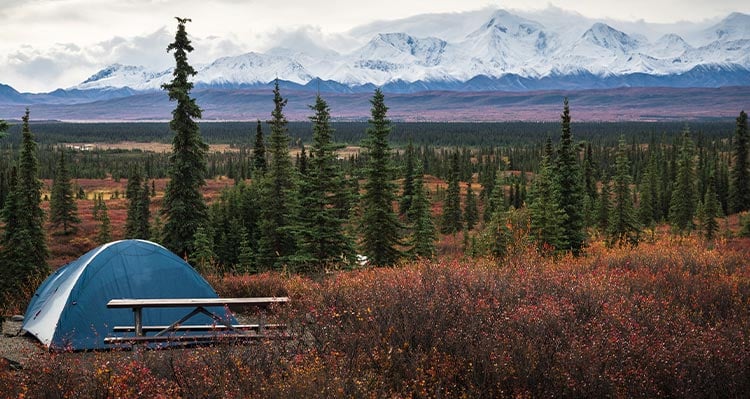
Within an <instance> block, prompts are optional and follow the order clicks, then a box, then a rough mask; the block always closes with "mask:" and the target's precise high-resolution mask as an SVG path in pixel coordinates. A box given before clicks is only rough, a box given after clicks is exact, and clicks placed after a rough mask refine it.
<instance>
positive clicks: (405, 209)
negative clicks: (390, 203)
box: [398, 138, 416, 217]
mask: <svg viewBox="0 0 750 399" xmlns="http://www.w3.org/2000/svg"><path fill="white" fill-rule="evenodd" d="M414 156H415V155H414V143H413V142H412V139H411V138H409V144H408V145H407V146H406V160H405V162H406V166H405V167H404V185H403V188H402V190H401V200H400V201H399V204H398V213H399V215H407V217H408V215H409V208H411V204H412V197H413V196H414V193H415V191H414V190H415V189H414V174H415V173H416V171H415V170H414Z"/></svg>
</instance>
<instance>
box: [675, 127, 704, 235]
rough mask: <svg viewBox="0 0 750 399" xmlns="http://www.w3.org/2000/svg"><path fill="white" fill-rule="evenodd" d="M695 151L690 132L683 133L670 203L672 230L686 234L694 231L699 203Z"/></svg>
mask: <svg viewBox="0 0 750 399" xmlns="http://www.w3.org/2000/svg"><path fill="white" fill-rule="evenodd" d="M694 156H695V150H694V146H693V141H692V140H691V139H690V131H689V130H688V129H687V128H686V129H685V130H684V131H683V134H682V137H681V140H680V148H679V151H678V154H677V165H676V166H677V171H676V175H675V182H674V188H673V189H672V199H671V201H670V203H669V221H670V222H671V224H672V228H673V229H674V230H675V231H677V232H679V233H681V234H684V233H686V232H689V231H690V230H692V229H693V227H694V223H693V217H694V216H695V207H696V203H697V202H698V201H697V196H696V187H695V165H694V163H695V161H694V159H693V158H694Z"/></svg>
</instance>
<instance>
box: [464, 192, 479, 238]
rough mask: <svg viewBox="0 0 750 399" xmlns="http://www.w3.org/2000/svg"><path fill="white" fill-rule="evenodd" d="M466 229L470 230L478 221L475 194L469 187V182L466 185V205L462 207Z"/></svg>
mask: <svg viewBox="0 0 750 399" xmlns="http://www.w3.org/2000/svg"><path fill="white" fill-rule="evenodd" d="M464 219H465V220H466V229H467V230H472V229H473V228H474V226H476V225H477V223H478V222H479V208H477V196H476V195H474V190H473V189H472V188H471V183H469V184H467V185H466V207H465V209H464Z"/></svg>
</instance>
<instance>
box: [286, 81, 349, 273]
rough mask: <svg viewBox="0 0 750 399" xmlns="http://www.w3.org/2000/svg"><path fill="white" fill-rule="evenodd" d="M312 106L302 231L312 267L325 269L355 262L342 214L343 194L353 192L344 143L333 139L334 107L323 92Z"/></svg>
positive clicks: (345, 195) (317, 269)
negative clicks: (342, 160)
mask: <svg viewBox="0 0 750 399" xmlns="http://www.w3.org/2000/svg"><path fill="white" fill-rule="evenodd" d="M310 109H311V110H312V111H314V112H315V114H314V115H313V116H312V117H310V121H311V122H312V128H313V136H312V139H313V143H312V146H311V147H310V156H311V158H310V161H309V163H308V176H307V178H306V179H304V180H303V182H302V186H303V187H304V189H303V190H301V191H302V192H303V193H305V198H303V199H302V202H303V203H304V204H305V209H304V211H303V212H302V213H301V214H300V221H301V229H300V232H301V236H302V237H301V240H302V246H303V247H304V251H303V252H304V253H305V254H306V255H308V256H310V260H309V262H308V264H309V266H310V267H309V271H312V272H322V271H323V270H324V268H325V267H338V266H341V265H351V264H353V263H354V255H355V254H354V240H352V239H351V238H350V237H349V235H348V234H347V232H346V230H345V228H344V226H345V224H346V222H347V218H345V217H342V216H344V215H347V213H348V212H347V211H348V210H347V209H341V208H340V205H341V204H342V203H343V204H346V203H347V201H346V200H343V201H342V198H344V197H347V196H348V195H349V191H348V189H347V181H346V178H345V176H344V173H343V171H342V170H341V166H340V164H339V161H338V158H337V154H336V152H337V151H338V150H339V149H341V148H343V145H339V144H336V143H334V142H333V128H331V124H330V119H331V115H330V108H329V107H328V104H327V103H326V102H325V100H323V98H321V97H320V95H318V96H317V97H316V98H315V104H314V105H312V106H310Z"/></svg>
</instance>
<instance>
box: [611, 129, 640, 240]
mask: <svg viewBox="0 0 750 399" xmlns="http://www.w3.org/2000/svg"><path fill="white" fill-rule="evenodd" d="M631 180H632V178H631V177H630V163H629V161H628V154H627V146H626V144H625V137H620V143H619V146H618V149H617V158H616V160H615V176H614V186H613V196H612V207H611V208H610V215H609V227H608V229H607V237H608V242H609V244H610V245H614V244H617V245H624V244H629V245H636V244H638V241H639V240H640V232H641V229H640V226H639V224H638V221H637V220H636V215H635V211H634V209H633V198H632V196H631V195H630V182H631Z"/></svg>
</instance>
